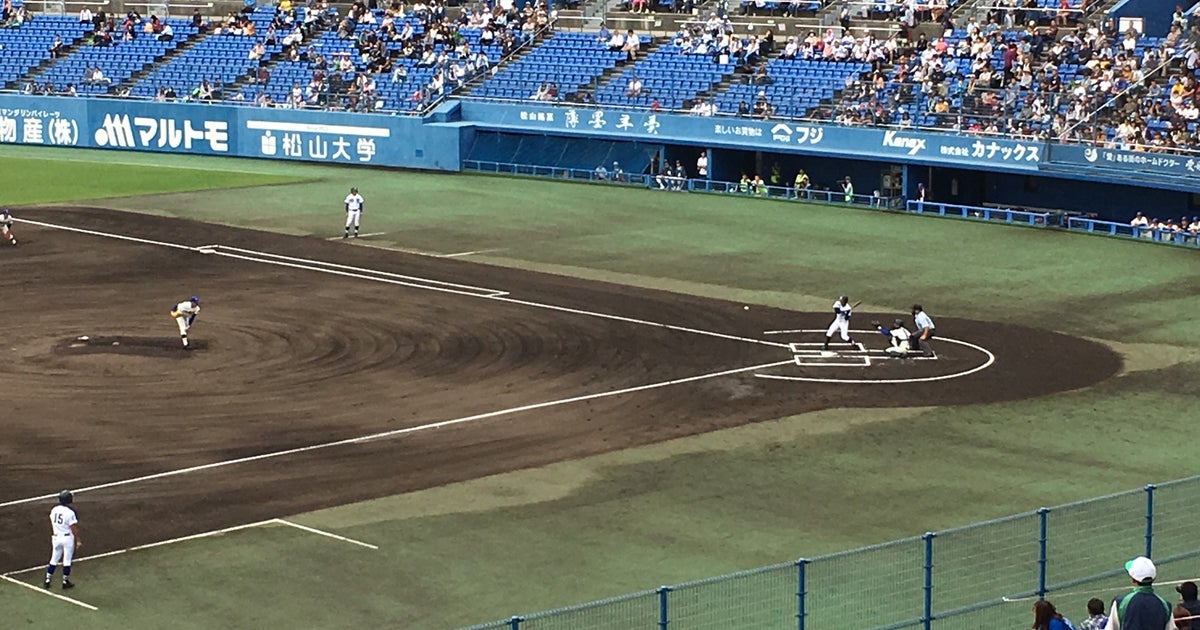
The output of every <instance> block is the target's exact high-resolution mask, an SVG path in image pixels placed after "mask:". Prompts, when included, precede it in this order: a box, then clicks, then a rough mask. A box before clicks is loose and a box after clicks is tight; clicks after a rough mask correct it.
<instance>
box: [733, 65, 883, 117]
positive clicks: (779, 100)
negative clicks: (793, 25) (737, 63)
mask: <svg viewBox="0 0 1200 630" xmlns="http://www.w3.org/2000/svg"><path fill="white" fill-rule="evenodd" d="M870 69H871V66H870V64H867V63H859V62H853V61H823V60H815V59H771V60H770V61H769V62H767V76H768V77H770V79H771V83H770V84H769V85H749V84H748V83H744V82H743V83H736V84H734V85H732V86H730V87H729V89H728V90H725V91H724V92H722V93H721V94H720V95H718V96H717V99H716V103H717V107H718V108H719V109H720V111H722V112H735V111H737V110H738V105H739V104H740V103H742V102H744V103H746V106H747V107H748V108H751V109H752V108H753V107H754V103H755V101H757V100H758V94H759V93H760V92H762V93H763V95H764V97H765V98H766V99H767V102H768V103H770V104H771V107H773V108H774V109H775V114H776V115H778V116H784V117H795V116H805V115H807V114H808V112H809V110H810V109H812V108H814V107H816V106H817V105H818V104H820V102H821V101H822V100H823V99H831V98H832V97H833V95H834V92H835V91H837V90H841V89H843V88H844V87H846V79H847V78H848V77H853V78H856V79H857V78H858V75H860V74H862V73H864V72H867V71H868V70H870Z"/></svg>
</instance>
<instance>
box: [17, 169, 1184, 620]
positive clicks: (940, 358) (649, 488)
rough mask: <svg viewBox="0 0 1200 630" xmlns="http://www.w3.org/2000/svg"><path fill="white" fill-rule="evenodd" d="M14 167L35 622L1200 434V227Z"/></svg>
mask: <svg viewBox="0 0 1200 630" xmlns="http://www.w3.org/2000/svg"><path fill="white" fill-rule="evenodd" d="M0 172H2V173H4V174H5V180H6V186H5V189H4V191H3V193H2V194H3V199H0V203H2V204H3V205H7V206H8V207H10V208H12V211H13V216H14V218H15V219H16V221H17V222H16V224H15V225H14V232H15V234H16V235H17V237H19V239H20V246H19V247H7V246H4V247H0V383H2V384H3V391H4V395H3V412H2V413H0V426H2V427H3V431H2V433H0V436H2V437H0V462H3V475H2V476H0V573H3V574H4V577H5V579H4V580H3V581H0V611H3V612H4V618H5V623H4V624H3V625H4V626H5V627H13V628H19V627H34V626H35V625H36V626H42V625H45V624H54V625H57V626H59V627H78V628H98V629H118V628H119V629H126V628H132V629H143V628H145V629H149V628H162V627H172V628H212V627H229V628H245V627H264V628H284V627H287V628H346V627H353V626H360V625H367V624H371V625H376V626H382V627H395V628H413V629H425V628H428V629H448V628H454V627H458V626H464V625H468V624H471V623H475V622H481V621H488V620H492V619H499V618H503V617H507V616H509V615H512V614H516V613H525V612H530V611H536V610H541V609H546V608H554V607H558V606H565V605H570V604H574V603H579V602H583V601H587V600H591V599H598V598H602V597H607V596H612V595H616V594H620V593H624V592H627V591H633V590H639V589H647V588H654V587H656V586H658V585H659V584H666V583H674V582H681V581H685V580H691V579H697V578H702V577H706V576H710V575H716V574H719V573H726V572H732V571H737V570H740V569H746V568H750V567H755V566H758V565H762V564H767V563H771V562H778V561H786V560H789V559H794V558H797V557H800V556H806V555H807V556H811V555H815V554H820V553H827V552H831V551H836V550H839V549H844V548H849V547H854V546H859V545H865V544H870V543H876V542H882V541H886V540H890V539H894V538H899V537H902V536H909V535H914V534H919V533H921V532H924V531H930V530H936V529H939V528H945V527H951V526H955V525H962V524H966V523H971V522H974V521H979V520H983V519H988V518H993V517H998V516H1002V515H1005V514H1009V513H1013V512H1018V511H1026V510H1030V509H1034V508H1037V507H1038V506H1042V505H1050V504H1055V503H1061V502H1067V501H1074V500H1079V499H1085V498H1089V497H1092V496H1097V495H1101V494H1106V493H1110V492H1114V491H1119V490H1126V489H1129V488H1135V487H1138V486H1141V485H1142V484H1145V483H1148V482H1154V481H1161V480H1166V479H1174V478H1179V477H1184V476H1188V475H1191V474H1195V473H1196V472H1197V471H1196V469H1195V466H1194V465H1193V464H1192V463H1191V462H1192V461H1193V460H1194V458H1195V446H1194V444H1193V439H1192V438H1193V432H1194V429H1193V428H1192V426H1191V424H1192V423H1191V418H1192V417H1193V415H1192V414H1194V409H1195V404H1196V391H1197V384H1198V383H1200V329H1197V327H1196V326H1195V325H1194V322H1195V321H1196V317H1197V313H1200V271H1198V270H1200V266H1198V265H1197V258H1196V256H1197V252H1196V251H1194V250H1191V249H1177V248H1172V247H1168V246H1158V245H1153V244H1143V243H1134V242H1127V241H1121V240H1116V239H1107V238H1102V237H1093V236H1086V235H1079V234H1068V233H1063V232H1056V231H1046V230H1038V229H1029V228H1019V227H1006V226H1000V225H991V224H982V223H974V222H965V221H952V220H939V219H934V218H926V217H917V216H908V215H902V214H886V213H880V212H873V211H869V210H865V209H850V208H845V207H835V206H822V205H807V204H797V203H788V202H782V201H769V200H752V199H745V198H741V197H731V196H720V195H701V194H685V193H671V192H654V191H648V190H643V189H639V188H627V187H620V186H612V185H608V186H605V185H586V184H578V183H568V182H553V181H544V180H532V179H512V178H501V177H489V176H482V175H444V174H424V173H409V172H395V171H388V170H362V169H339V168H333V167H322V166H311V165H303V164H285V163H266V162H257V161H237V160H230V159H215V158H214V159H209V158H199V157H194V158H184V157H179V156H167V155H139V154H129V153H122V154H112V153H103V152H88V151H79V150H73V151H57V150H50V149H23V148H18V147H11V146H6V147H3V148H0ZM351 186H354V187H357V188H358V189H359V191H360V192H361V193H362V195H363V197H364V198H365V206H364V212H363V215H362V222H363V225H362V235H361V236H360V237H359V238H357V239H353V238H352V239H342V238H341V235H342V226H343V221H344V212H343V207H342V199H343V197H344V196H345V195H346V193H347V191H348V190H349V189H350V187H351ZM842 294H848V295H849V296H850V299H851V300H852V301H858V300H862V302H863V303H862V305H860V306H859V307H857V308H856V309H855V315H854V318H853V322H852V328H853V329H855V331H856V332H855V338H856V341H857V342H858V344H857V345H855V346H848V345H844V344H843V345H841V346H839V345H838V344H837V343H836V340H835V344H834V348H835V350H837V352H838V354H837V355H836V356H835V357H832V358H831V357H828V356H825V355H821V354H820V353H819V352H817V349H818V348H819V346H820V342H822V341H823V340H824V329H825V327H826V326H827V325H828V324H829V322H830V319H831V316H832V311H831V309H830V305H831V304H832V303H833V300H834V299H835V298H837V297H838V296H839V295H842ZM191 295H196V296H198V297H199V298H200V300H201V302H200V303H201V304H202V311H201V313H200V315H199V316H198V318H197V320H196V321H195V324H194V325H193V328H192V330H191V332H190V333H189V336H190V339H191V343H192V349H190V350H184V349H183V348H181V347H180V339H179V331H178V330H177V329H176V324H175V322H174V321H173V320H172V319H171V318H170V316H169V315H168V311H169V310H170V309H171V308H172V306H173V305H174V304H175V303H178V302H180V301H181V300H187V299H188V297H189V296H191ZM914 302H920V303H922V304H923V305H924V307H925V310H926V311H927V312H928V313H929V314H930V315H932V317H933V319H934V321H935V322H936V323H937V327H938V329H937V332H938V338H937V339H935V341H934V347H935V349H936V350H937V358H936V359H935V360H927V361H920V360H915V359H913V360H903V361H901V360H897V359H890V358H888V357H886V356H885V354H884V353H883V351H882V349H883V348H884V347H886V345H887V344H886V339H885V338H884V337H883V336H881V335H878V334H877V333H875V332H873V331H869V330H866V329H868V328H870V326H868V325H867V322H868V321H870V320H872V319H878V320H882V321H885V322H890V321H892V320H893V319H894V318H896V317H902V316H904V317H907V316H908V313H909V309H910V307H911V305H912V304H913V303H914ZM63 488H70V489H72V490H74V491H75V502H74V507H75V508H76V510H77V511H78V513H79V518H80V533H81V536H80V538H81V540H82V541H83V543H84V546H83V548H82V549H81V550H80V553H81V556H82V559H77V560H76V566H75V569H74V573H73V574H72V578H73V579H74V581H75V582H76V583H77V584H78V587H77V588H75V589H74V590H72V591H70V592H67V593H64V592H63V591H60V590H58V589H57V586H55V588H54V589H52V590H50V591H43V590H42V589H41V579H42V577H43V575H44V566H45V562H46V559H47V557H48V553H49V545H48V541H49V531H48V529H47V525H46V521H45V519H46V514H47V513H48V511H49V509H50V508H51V506H52V505H53V504H54V496H56V495H57V493H58V491H59V490H61V489H63ZM1095 551H1096V553H1097V554H1100V555H1104V554H1112V556H1113V557H1112V564H1113V566H1114V567H1115V566H1119V563H1120V562H1123V561H1124V560H1125V559H1127V558H1126V557H1125V550H1123V549H1113V550H1105V549H1098V550H1095ZM985 570H986V569H985ZM885 577H886V576H885ZM1188 577H1194V576H1188ZM48 595H50V596H48ZM1014 606H1020V607H1021V610H1020V613H1019V614H1020V615H1025V614H1027V611H1028V605H1027V603H1024V602H1022V603H1017V604H1014Z"/></svg>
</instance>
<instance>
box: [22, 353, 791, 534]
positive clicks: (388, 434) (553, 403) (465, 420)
mask: <svg viewBox="0 0 1200 630" xmlns="http://www.w3.org/2000/svg"><path fill="white" fill-rule="evenodd" d="M791 363H792V359H790V358H789V359H787V360H784V361H773V362H771V363H761V364H759V365H748V366H746V367H740V368H732V369H728V370H721V371H719V372H709V373H707V374H697V375H696V376H687V377H684V378H677V379H672V380H669V381H659V382H657V383H648V384H646V385H637V386H635V387H626V388H623V389H614V390H611V391H606V392H596V393H594V394H584V395H581V396H573V397H571V398H560V399H558V400H549V401H546V402H540V403H532V404H529V405H522V406H520V407H510V408H508V409H498V410H496V411H489V412H486V413H480V414H475V415H473V416H464V417H462V418H454V419H452V420H441V421H438V422H430V423H427V424H418V425H416V426H411V427H405V428H403V429H393V430H391V431H382V432H380V433H371V434H368V435H360V436H358V437H351V438H346V439H342V440H335V441H332V442H323V443H320V444H311V445H309V446H301V447H297V448H290V449H286V450H282V451H271V452H268V453H261V454H259V455H249V456H246V457H239V458H237V459H227V460H224V461H218V462H211V463H208V464H201V465H199V466H191V467H188V468H179V469H177V470H168V471H165V472H160V473H154V474H152V475H143V476H141V477H132V478H129V479H121V480H118V481H110V482H107V483H102V484H97V485H94V486H88V487H86V488H75V489H73V490H72V492H74V493H75V494H76V495H78V494H79V493H81V492H93V491H96V490H104V489H106V488H116V487H119V486H127V485H131V484H135V483H141V482H145V481H153V480H156V479H165V478H167V477H175V476H178V475H186V474H189V473H194V472H200V471H204V470H213V469H216V468H224V467H226V466H233V465H236V464H245V463H249V462H257V461H262V460H267V459H275V458H279V457H286V456H288V455H297V454H300V453H308V452H311V451H318V450H322V449H329V448H334V447H338V446H349V445H353V444H361V443H364V442H373V441H376V440H385V439H390V438H395V437H400V436H402V435H408V434H410V433H418V432H420V431H431V430H434V429H440V428H443V427H450V426H455V425H461V424H469V423H473V422H479V421H481V420H489V419H491V418H499V417H502V416H508V415H512V414H516V413H521V412H525V411H535V410H538V409H545V408H548V407H557V406H559V405H569V404H572V403H577V402H584V401H588V400H596V399H598V398H607V397H609V396H623V395H625V394H632V393H635V392H644V391H647V390H652V389H658V388H661V387H671V386H673V385H681V384H684V383H694V382H696V381H703V380H707V379H710V378H719V377H722V376H732V375H734V374H742V373H745V372H756V371H758V370H766V369H770V368H773V367H779V366H781V365H790V364H791ZM57 497H58V493H57V492H56V493H55V494H44V495H41V496H36V497H26V498H24V499H15V500H12V501H6V502H4V503H0V508H6V507H12V506H14V505H24V504H26V503H36V502H39V501H46V500H47V499H54V498H57ZM260 524H261V523H260ZM253 526H254V525H249V526H248V527H253ZM244 527H247V526H244Z"/></svg>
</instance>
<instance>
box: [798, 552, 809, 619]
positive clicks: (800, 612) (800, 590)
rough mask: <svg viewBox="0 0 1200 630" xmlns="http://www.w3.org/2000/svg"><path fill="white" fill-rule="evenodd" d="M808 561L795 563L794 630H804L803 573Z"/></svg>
mask: <svg viewBox="0 0 1200 630" xmlns="http://www.w3.org/2000/svg"><path fill="white" fill-rule="evenodd" d="M807 567H808V560H807V559H805V558H800V559H799V560H797V561H796V630H804V617H805V614H806V613H805V610H804V596H805V595H807V594H808V591H807V586H806V584H805V579H804V573H805V569H806V568H807Z"/></svg>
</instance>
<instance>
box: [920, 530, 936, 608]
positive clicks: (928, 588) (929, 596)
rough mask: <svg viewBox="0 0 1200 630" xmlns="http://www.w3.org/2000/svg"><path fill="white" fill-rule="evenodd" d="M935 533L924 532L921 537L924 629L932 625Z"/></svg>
mask: <svg viewBox="0 0 1200 630" xmlns="http://www.w3.org/2000/svg"><path fill="white" fill-rule="evenodd" d="M935 536H937V534H935V533H933V532H925V535H924V536H922V538H924V539H925V587H924V591H925V603H924V606H923V611H924V612H923V613H922V614H921V621H922V622H923V623H924V628H925V630H930V628H931V627H932V626H933V539H934V537H935Z"/></svg>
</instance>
